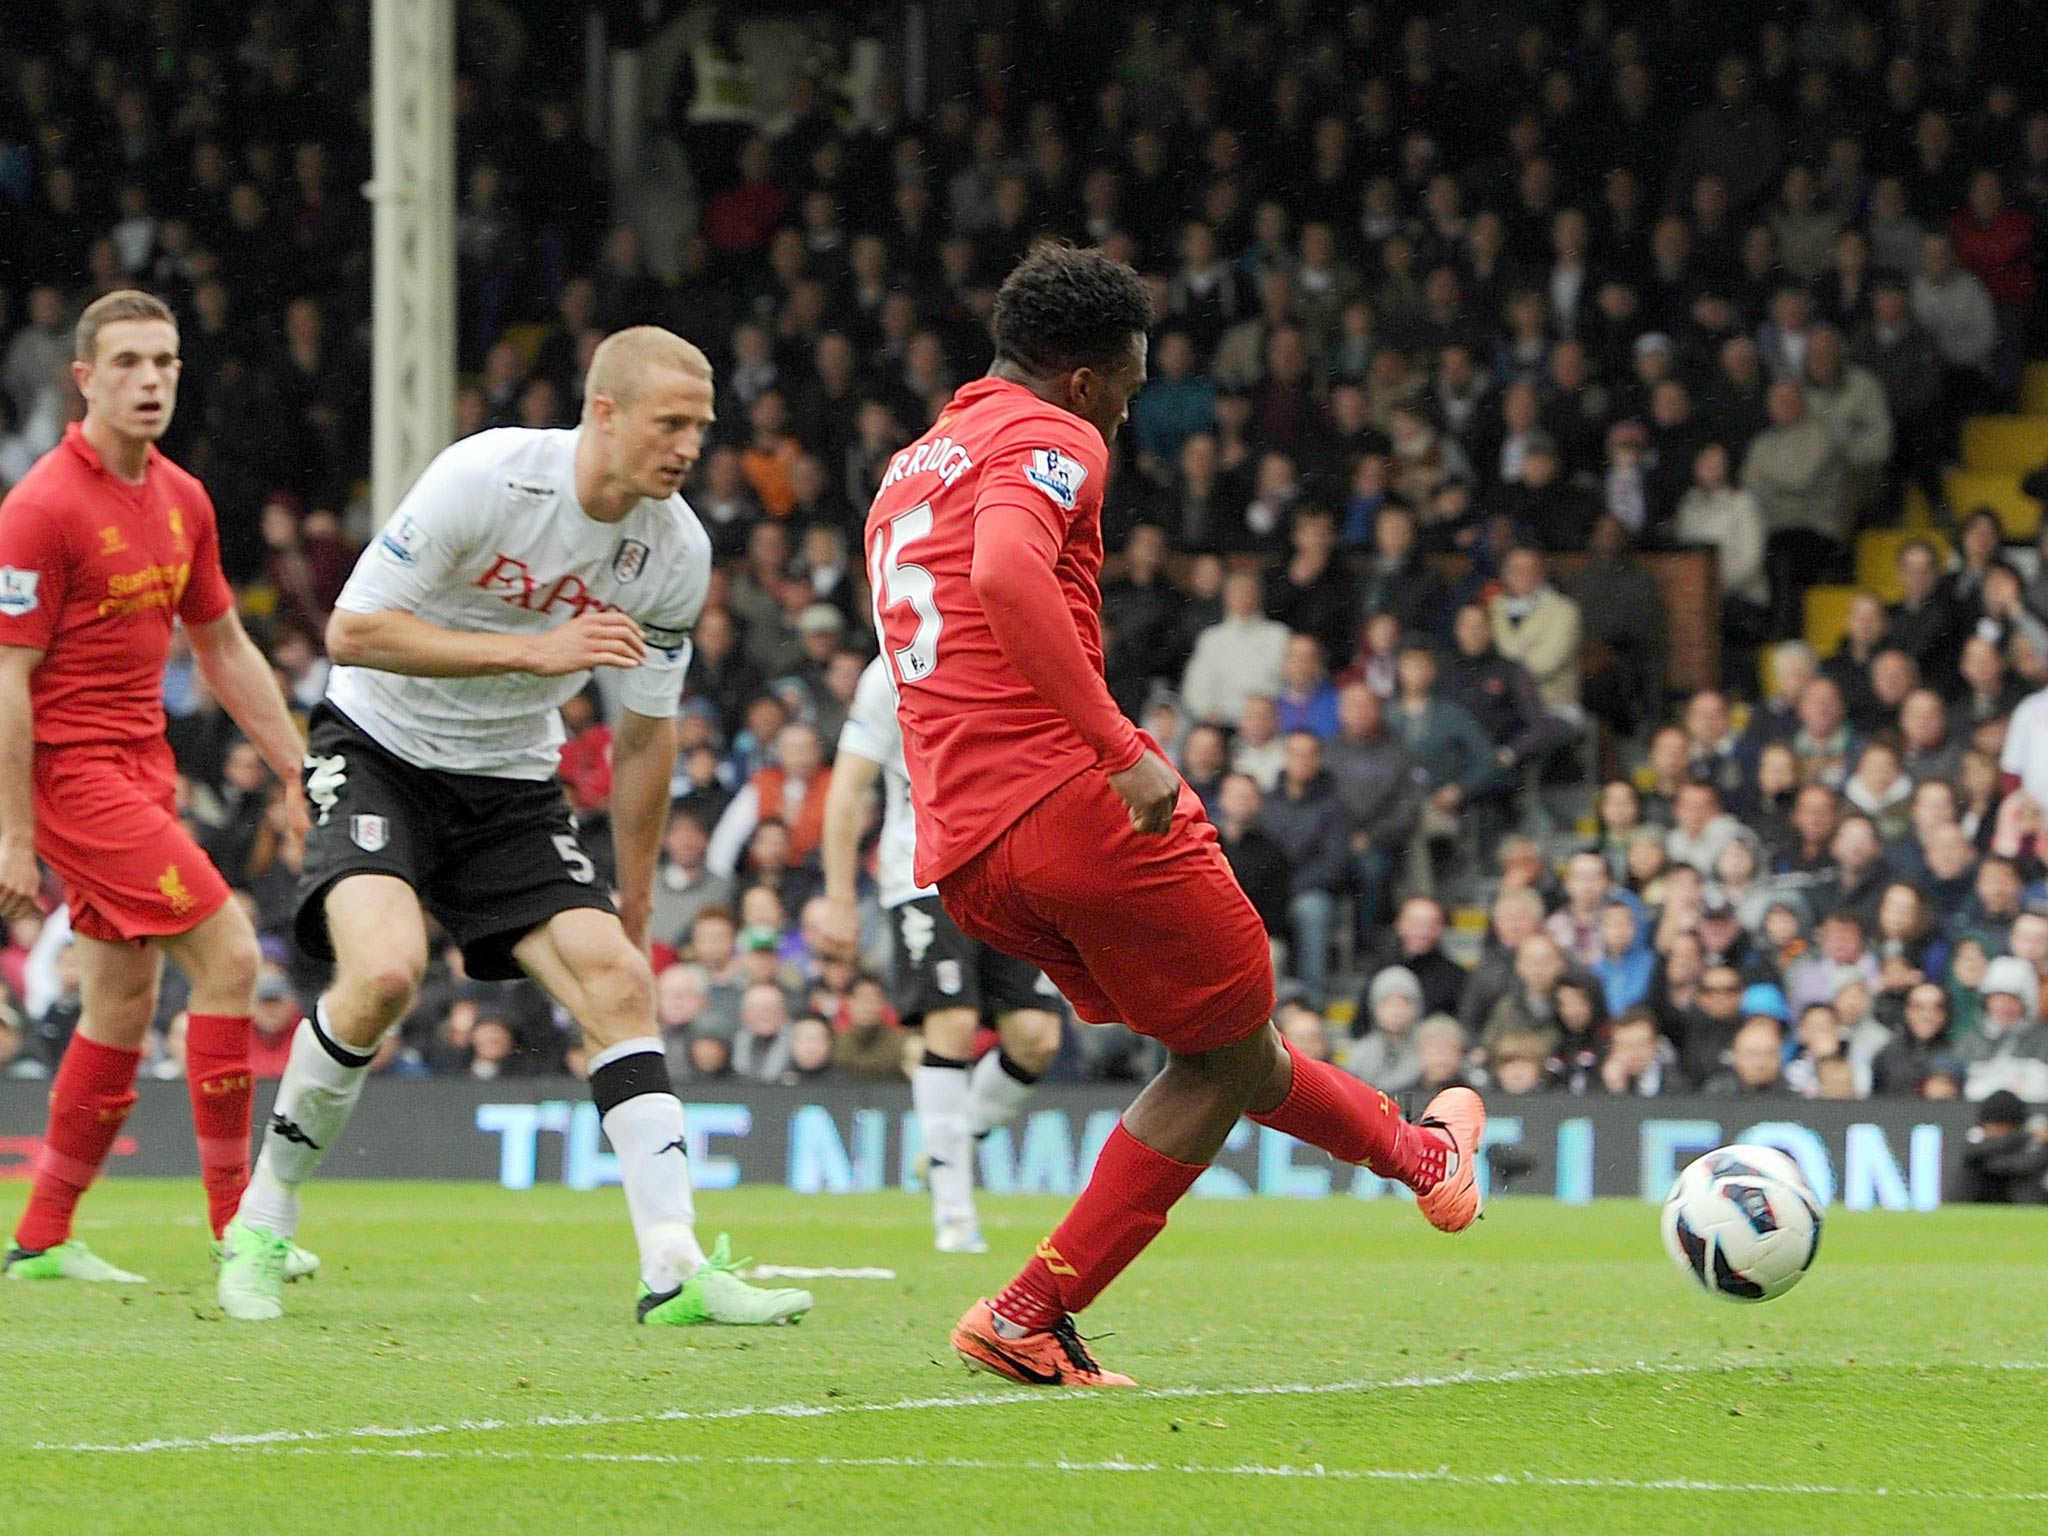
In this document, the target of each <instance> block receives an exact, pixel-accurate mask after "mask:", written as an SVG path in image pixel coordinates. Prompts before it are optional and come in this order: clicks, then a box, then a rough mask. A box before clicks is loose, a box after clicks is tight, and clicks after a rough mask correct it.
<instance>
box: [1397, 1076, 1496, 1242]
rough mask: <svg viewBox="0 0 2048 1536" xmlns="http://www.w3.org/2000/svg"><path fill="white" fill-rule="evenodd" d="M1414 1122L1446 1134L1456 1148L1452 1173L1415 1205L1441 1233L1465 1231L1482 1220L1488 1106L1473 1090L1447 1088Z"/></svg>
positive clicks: (1416, 1201)
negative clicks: (1481, 1181) (1482, 1145)
mask: <svg viewBox="0 0 2048 1536" xmlns="http://www.w3.org/2000/svg"><path fill="white" fill-rule="evenodd" d="M1415 1123H1416V1124H1417V1125H1424V1126H1429V1127H1431V1128H1433V1129H1435V1130H1439V1131H1442V1132H1444V1133H1445V1134H1446V1135H1448V1136H1449V1137H1450V1138H1451V1145H1452V1147H1453V1148H1454V1149H1455V1150H1454V1152H1453V1154H1452V1157H1453V1162H1452V1166H1451V1168H1450V1169H1449V1171H1448V1172H1446V1173H1445V1174H1444V1176H1443V1177H1442V1178H1441V1179H1439V1180H1437V1182H1436V1185H1435V1187H1434V1188H1432V1189H1431V1190H1429V1192H1428V1193H1426V1194H1419V1195H1417V1196H1416V1197H1415V1204H1416V1205H1417V1206H1418V1207H1419V1208H1420V1209H1421V1211H1422V1214H1423V1215H1424V1216H1426V1217H1428V1218H1429V1223H1430V1225H1431V1226H1433V1227H1435V1228H1437V1229H1438V1230H1439V1231H1443V1232H1462V1231H1464V1230H1465V1229H1466V1228H1467V1227H1469V1226H1471V1225H1472V1223H1473V1222H1475V1221H1477V1220H1478V1219H1479V1210H1480V1198H1479V1137H1480V1133H1481V1132H1483V1131H1484V1130H1485V1129H1486V1105H1485V1103H1484V1102H1483V1101H1482V1100H1481V1099H1480V1097H1479V1095H1478V1094H1476V1093H1474V1092H1473V1091H1472V1090H1471V1089H1470V1088H1446V1089H1445V1090H1444V1091H1443V1092H1442V1093H1440V1094H1438V1095H1437V1096H1436V1097H1435V1098H1433V1099H1431V1100H1430V1101H1429V1104H1428V1106H1427V1107H1426V1108H1425V1109H1424V1110H1423V1111H1422V1118H1421V1119H1420V1120H1418V1121H1416V1122H1415Z"/></svg>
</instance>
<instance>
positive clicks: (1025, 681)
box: [867, 245, 1486, 1386]
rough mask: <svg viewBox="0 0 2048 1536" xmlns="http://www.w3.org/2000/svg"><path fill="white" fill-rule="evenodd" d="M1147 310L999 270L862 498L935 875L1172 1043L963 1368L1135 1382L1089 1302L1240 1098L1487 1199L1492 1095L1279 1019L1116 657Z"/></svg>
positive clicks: (965, 1338) (1017, 942) (1071, 271)
mask: <svg viewBox="0 0 2048 1536" xmlns="http://www.w3.org/2000/svg"><path fill="white" fill-rule="evenodd" d="M1149 321H1150V303H1149V300H1148V296H1147V293H1146V290H1145V287H1144V284H1143V283H1142V282H1141V281H1140V279H1139V278H1138V276H1137V274H1136V273H1135V272H1133V271H1132V270H1131V269H1130V268H1129V267H1127V266H1124V265H1122V264H1121V263H1118V262H1115V261H1112V260H1110V259H1109V258H1108V257H1106V256H1103V255H1101V254H1100V253H1097V252H1093V251H1080V250H1075V249H1073V248H1071V247H1067V246H1059V245H1043V246H1040V247H1039V248H1038V249H1037V250H1035V251H1033V252H1032V253H1031V254H1030V255H1029V256H1027V257H1026V258H1025V259H1024V260H1023V262H1021V263H1020V264H1019V265H1018V267H1017V268H1016V270H1015V271H1013V272H1012V273H1011V274H1010V276H1009V278H1008V279H1007V280H1006V281H1005V282H1004V283H1003V286H1002V288H1001V290H1000V291H999V292H998V294H997V295H996V308H995V344H996V361H995V365H994V366H993V367H992V368H991V369H990V371H989V373H988V376H987V377H985V378H982V379H978V380H976V381H975V382H974V383H972V384H969V385H967V386H966V387H965V388H964V389H962V390H961V391H960V392H959V393H958V394H956V395H955V396H954V397H953V399H952V401H951V402H950V403H949V404H948V405H947V406H946V408H945V410H944V411H943V412H942V413H941V414H940V416H939V419H938V420H937V421H936V422H935V423H934V424H933V426H932V428H931V430H930V431H929V432H927V433H926V434H925V435H924V437H922V438H920V439H919V440H918V441H917V442H916V443H913V444H912V445H911V446H910V447H908V448H906V449H904V450H903V451H902V452H901V453H899V454H897V455H896V456H895V458H894V459H893V460H892V461H891V462H890V464H889V468H888V470H887V472H886V473H885V474H884V475H883V478H882V484H881V488H880V490H879V492H878V493H877V495H876V497H875V502H874V506H873V508H872V510H871V511H870V512H869V514H868V520H867V551H868V571H869V576H870V578H871V580H872V584H873V588H874V593H875V613H876V627H877V629H878V631H879V633H880V636H881V642H882V651H883V654H884V655H885V656H886V657H888V658H889V664H890V666H891V668H892V670H893V675H894V677H895V680H896V685H897V691H898V715H899V717H900V719H901V721H902V724H903V735H904V744H905V747H906V749H907V750H906V752H905V758H906V760H907V762H908V765H909V768H910V781H911V791H912V802H913V804H914V806H915V808H916V812H917V826H918V846H917V868H916V878H917V880H918V882H919V883H920V884H930V883H936V884H937V886H938V889H939V896H940V899H941V900H942V901H943V902H944V903H945V907H946V911H947V913H948V914H949V915H950V916H951V917H952V918H953V920H954V921H955V922H956V923H958V924H959V926H960V927H961V929H962V930H963V931H964V932H966V933H967V934H969V935H970V936H972V937H975V938H979V939H983V940H985V941H987V942H988V943H990V944H992V945H994V946H995V947H996V948H997V949H1000V950H1003V951H1005V952H1006V953H1009V954H1012V955H1016V956H1018V957H1019V958H1021V959H1024V960H1028V961H1030V962H1031V963H1032V964H1034V965H1036V966H1038V967H1039V969H1041V970H1042V971H1044V972H1045V973H1046V975H1047V976H1048V977H1050V978H1051V979H1052V981H1053V982H1054V983H1055V984H1056V985H1057V986H1058V987H1059V989H1060V991H1061V992H1063V993H1065V994H1066V996H1067V999H1068V1001H1069V1002H1071V1003H1072V1004H1073V1005H1074V1009H1075V1011H1076V1012H1077V1013H1079V1014H1080V1016H1081V1017H1082V1018H1083V1019H1085V1020H1088V1021H1089V1022H1091V1023H1105V1022H1109V1021H1111V1020H1121V1021H1122V1022H1124V1023H1126V1024H1128V1025H1129V1026H1130V1027H1131V1028H1132V1029H1134V1030H1137V1031H1138V1032H1139V1033H1141V1034H1145V1035H1150V1036H1151V1037H1153V1038H1154V1039H1156V1040H1158V1041H1159V1042H1160V1043H1161V1044H1163V1045H1164V1046H1165V1047H1166V1049H1167V1051H1168V1052H1169V1058H1168V1063H1167V1066H1166V1068H1165V1070H1164V1071H1162V1072H1161V1073H1160V1074H1159V1076H1158V1077H1156V1078H1154V1079H1153V1080H1152V1082H1151V1083H1150V1084H1149V1085H1148V1086H1147V1087H1146V1088H1145V1090H1144V1091H1143V1092H1142V1093H1140V1094H1139V1095H1138V1097H1137V1099H1136V1100H1135V1101H1134V1102H1133V1103H1132V1104H1131V1106H1130V1108H1129V1109H1127V1110H1126V1111H1125V1112H1124V1115H1123V1119H1122V1122H1121V1123H1120V1124H1119V1125H1118V1127H1117V1128H1116V1130H1115V1131H1113V1132H1112V1133H1111V1134H1110V1137H1109V1140H1108V1141H1107V1143H1105V1144H1104V1146H1103V1149H1102V1154H1101V1156H1100V1158H1099V1159H1098V1160H1097V1162H1096V1164H1095V1171H1094V1173H1093V1175H1092V1176H1091V1177H1090V1179H1089V1182H1088V1187H1087V1188H1086V1189H1084V1190H1083V1191H1082V1192H1081V1196H1080V1198H1079V1200H1077V1201H1076V1202H1075V1204H1074V1208H1073V1209H1072V1210H1071V1211H1070V1212H1068V1214H1067V1216H1066V1219H1065V1220H1063V1221H1062V1222H1061V1223H1060V1225H1059V1226H1058V1227H1057V1228H1056V1229H1055V1230H1054V1231H1053V1233H1052V1234H1051V1236H1049V1237H1048V1238H1046V1240H1045V1241H1044V1242H1042V1243H1040V1244H1039V1245H1038V1250H1037V1252H1036V1253H1035V1254H1034V1255H1033V1256H1032V1258H1031V1260H1030V1261H1029V1262H1028V1263H1027V1264H1026V1265H1025V1266H1024V1268H1023V1270H1022V1272H1020V1273H1019V1274H1018V1276H1017V1277H1016V1279H1014V1280H1012V1281H1011V1282H1010V1284H1009V1286H1008V1287H1007V1288H1006V1289H1004V1290H1003V1291H1002V1292H1001V1294H999V1295H998V1296H997V1297H996V1298H995V1299H994V1301H992V1302H991V1301H981V1302H977V1303H976V1304H975V1305H974V1306H973V1307H971V1308H970V1309H969V1310H968V1312H967V1314H966V1316H964V1317H963V1318H961V1320H960V1323H959V1325H958V1326H957V1327H956V1328H955V1329H954V1330H953V1347H954V1348H955V1349H956V1350H957V1351H959V1353H960V1354H961V1356H962V1357H963V1358H964V1359H965V1360H966V1361H967V1363H968V1364H969V1365H971V1366H974V1367H976V1368H978V1369H982V1370H988V1371H993V1372H995V1373H997V1374H999V1375H1003V1376H1007V1377H1009V1378H1010V1379H1011V1380H1014V1381H1021V1382H1028V1383H1040V1384H1046V1385H1054V1384H1064V1385H1070V1386H1128V1385H1130V1384H1131V1382H1130V1378H1129V1377H1127V1376H1121V1375H1118V1374H1116V1373H1114V1372H1111V1371H1106V1370H1104V1369H1102V1367H1101V1366H1099V1365H1098V1364H1097V1363H1096V1362H1095V1360H1094V1359H1093V1358H1092V1356H1091V1355H1090V1354H1089V1352H1088V1350H1087V1348H1086V1347H1085V1346H1084V1345H1083V1344H1082V1342H1081V1340H1080V1337H1079V1336H1078V1335H1077V1334H1076V1332H1075V1330H1074V1324H1073V1316H1072V1315H1073V1314H1074V1313H1076V1312H1079V1311H1080V1310H1081V1309H1082V1308H1084V1307H1086V1306H1087V1305H1088V1304H1089V1302H1091V1301H1093V1300H1094V1299H1095V1297H1096V1296H1097V1295H1099V1294H1100V1293H1101V1291H1102V1289H1103V1288H1104V1287H1105V1286H1107V1285H1108V1284H1109V1283H1110V1281H1112V1280H1113V1279H1115V1278H1116V1276H1117V1275H1118V1273H1119V1272H1121V1271H1122V1270H1123V1268H1124V1267H1125V1266H1126V1265H1128V1264H1129V1263H1130V1262H1131V1261H1132V1260H1133V1259H1135V1258H1136V1257H1137V1256H1138V1254H1139V1253H1140V1252H1141V1251H1143V1249H1144V1247H1145V1245H1146V1244H1147V1243H1149V1242H1150V1241H1151V1240H1152V1239H1153V1238H1154V1237H1155V1236H1156V1235H1157V1234H1158V1233H1159V1232H1160V1230H1161V1229H1162V1228H1164V1227H1165V1225H1166V1217H1167V1212H1168V1211H1169V1210H1170V1209H1171V1208H1172V1207H1173V1205H1174V1203H1175V1202H1176V1201H1178V1200H1179V1199H1180V1197H1181V1196H1182V1195H1184V1194H1185V1193H1187V1190H1188V1188H1189V1186H1190V1185H1192V1184H1193V1183H1194V1182H1195V1179H1196V1178H1197V1177H1198V1176H1199V1175H1200V1174H1201V1172H1202V1170H1203V1168H1204V1167H1206V1166H1207V1165H1208V1163H1209V1161H1210V1160H1211V1159H1212V1158H1213V1157H1214V1156H1215V1155H1216V1153H1217V1151H1218V1149H1220V1148H1221V1147H1222V1145H1223V1141H1224V1138H1225V1137H1226V1136H1227V1135H1228V1134H1229V1133H1230V1128H1231V1127H1232V1126H1233V1125H1234V1124H1235V1123H1236V1122H1237V1119H1238V1117H1239V1116H1240V1115H1244V1114H1249V1115H1250V1116H1251V1118H1252V1119H1253V1120H1255V1121H1257V1122H1258V1123H1259V1124H1261V1125H1266V1126H1271V1127H1273V1128H1274V1129H1276V1130H1280V1131H1284V1132H1286V1133H1287V1134H1288V1135H1291V1136H1296V1137H1299V1138H1300V1139H1301V1140H1303V1141H1306V1142H1309V1143H1310V1144H1311V1145H1314V1146H1318V1147H1321V1148H1323V1149H1324V1150H1326V1151H1328V1152H1329V1153H1331V1154H1332V1155H1333V1156H1335V1157H1338V1158H1340V1159H1342V1160H1343V1161H1345V1162H1350V1163H1357V1164H1363V1165H1365V1166H1366V1167H1368V1168H1370V1169H1371V1170H1372V1171H1374V1172H1376V1173H1379V1174H1382V1175H1384V1176H1386V1177H1388V1178H1393V1179H1398V1180H1400V1181H1401V1182H1402V1183H1404V1184H1406V1185H1408V1186H1409V1187H1410V1188H1411V1189H1413V1190H1414V1191H1415V1193H1416V1197H1417V1204H1418V1205H1419V1206H1420V1207H1421V1209H1422V1212H1423V1214H1424V1215H1425V1216H1427V1217H1428V1218H1429V1220H1430V1221H1431V1222H1433V1223H1434V1224H1435V1225H1437V1226H1438V1227H1441V1228H1443V1229H1444V1230H1446V1231H1452V1232H1456V1231H1460V1230H1462V1229H1463V1228H1465V1227H1467V1226H1469V1225H1470V1224H1471V1223H1472V1221H1473V1219H1474V1218H1475V1217H1476V1216H1477V1215H1478V1214H1479V1189H1478V1185H1477V1183H1476V1177H1475V1176H1476V1169H1477V1164H1476V1161H1475V1155H1476V1153H1477V1151H1478V1146H1479V1136H1480V1132H1481V1131H1482V1130H1483V1129H1484V1126H1485V1119H1486V1115H1485V1110H1484V1108H1483V1106H1482V1105H1481V1103H1480V1100H1479V1096H1478V1095H1477V1094H1476V1093H1474V1092H1472V1090H1470V1089H1469V1088H1453V1089H1449V1090H1447V1091H1446V1092H1444V1093H1441V1094H1439V1095H1437V1097H1436V1098H1435V1099H1433V1100H1432V1101H1431V1102H1430V1104H1429V1106H1428V1108H1427V1109H1426V1111H1425V1112H1424V1116H1423V1118H1422V1119H1421V1120H1419V1121H1413V1122H1411V1121H1408V1120H1405V1119H1403V1118H1402V1116H1401V1114H1400V1112H1399V1111H1398V1110H1397V1109H1396V1108H1395V1107H1394V1105H1393V1104H1392V1103H1391V1102H1390V1101H1389V1100H1388V1098H1387V1096H1386V1095H1385V1094H1383V1093H1380V1092H1378V1091H1377V1090H1376V1089H1373V1088H1371V1087H1369V1086H1367V1085H1365V1084H1362V1083H1360V1082H1358V1081H1357V1080H1356V1079H1354V1078H1352V1077H1350V1076H1348V1075H1347V1074H1345V1073H1343V1072H1341V1071H1339V1070H1337V1069H1336V1068H1335V1067H1332V1066H1329V1065H1328V1064H1326V1063H1323V1062H1317V1061H1312V1060H1310V1059H1308V1058H1307V1057H1304V1056H1301V1055H1299V1054H1297V1053H1296V1052H1295V1051H1294V1050H1293V1048H1292V1047H1291V1046H1289V1045H1287V1044H1286V1043H1285V1042H1284V1041H1282V1039H1281V1037H1280V1035H1279V1032H1278V1031H1277V1030H1275V1029H1274V1028H1273V1025H1272V1021H1271V1016H1272V1011H1273V966H1272V960H1271V956H1270V951H1269V950H1268V948H1267V943H1266V933H1265V928H1264V925H1263V924H1262V923H1261V922H1260V920H1259V917H1258V914H1257V913H1256V912H1255V911H1254V910H1253V908H1252V904H1251V902H1250V901H1249V900H1248V899H1247V898H1246V897H1245V895H1244V892H1243V891H1242V890H1241V889H1240V888H1239V886H1238V884H1237V881H1236V879H1235V878H1234V877H1233V876H1232V874H1231V872H1230V866H1229V865H1228V864H1227V863H1226V862H1225V860H1224V858H1223V855H1222V853H1221V851H1220V849H1219V847H1218V843H1217V836H1216V830H1215V828H1214V827H1212V826H1211V825H1210V824H1209V822H1208V821H1207V819H1206V818H1205V817H1204V815H1203V813H1202V807H1201V802H1200V801H1199V800H1198V799H1197V798H1196V797H1195V795H1194V793H1193V792H1192V791H1191V790H1189V789H1188V787H1187V786H1186V785H1185V784H1183V783H1182V782H1181V779H1180V776H1179V775H1178V774H1176V773H1175V772H1174V770H1173V769H1172V768H1171V767H1170V766H1168V764H1167V762H1166V760H1165V759H1164V758H1163V757H1162V756H1161V755H1160V752H1159V749H1158V745H1157V743H1155V742H1153V741H1152V740H1151V739H1150V738H1149V737H1147V736H1145V735H1144V734H1142V733H1141V732H1139V731H1138V730H1136V729H1135V728H1134V727H1133V726H1132V725H1131V724H1130V722H1129V721H1127V720H1125V719H1124V717H1123V716H1122V715H1121V714H1119V713H1118V711H1117V708H1116V705H1115V704H1114V703H1113V702H1112V701H1111V699H1110V695H1109V689H1108V686H1107V685H1106V684H1105V683H1104V681H1103V672H1102V630H1101V619H1100V613H1099V609H1100V601H1101V599H1100V593H1099V591H1098V586H1097V583H1098V577H1099V574H1100V571H1101V568H1102V526H1101V513H1102V490H1103V481H1104V479H1105V477H1106V475H1107V472H1108V467H1109V453H1108V449H1109V444H1110V442H1111V440H1112V439H1114V437H1115V436H1116V432H1117V428H1118V427H1120V426H1121V425H1122V424H1123V421H1124V418H1125V416H1126V414H1127V410H1128V407H1129V404H1130V400H1131V397H1132V395H1134V394H1135V393H1136V392H1137V390H1138V388H1139V386H1140V385H1141V384H1143V382H1144V379H1145V348H1146V340H1145V331H1146V326H1147V325H1148V323H1149Z"/></svg>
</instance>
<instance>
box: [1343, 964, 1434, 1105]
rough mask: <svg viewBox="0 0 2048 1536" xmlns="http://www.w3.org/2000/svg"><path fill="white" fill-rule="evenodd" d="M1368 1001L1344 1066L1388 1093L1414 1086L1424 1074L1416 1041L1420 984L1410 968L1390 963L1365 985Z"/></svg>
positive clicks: (1359, 1077) (1347, 1049)
mask: <svg viewBox="0 0 2048 1536" xmlns="http://www.w3.org/2000/svg"><path fill="white" fill-rule="evenodd" d="M1364 1003H1365V1007H1364V1010H1363V1011H1362V1012H1361V1013H1360V1014H1359V1015H1358V1017H1357V1019H1356V1021H1355V1022H1354V1023H1353V1025H1352V1032H1353V1036H1354V1038H1353V1039H1352V1041H1351V1044H1350V1045H1349V1046H1348V1047H1347V1048H1346V1050H1345V1052H1344V1059H1343V1066H1344V1070H1345V1071H1347V1072H1349V1073H1350V1074H1351V1075H1352V1076H1353V1077H1355V1078H1357V1079H1358V1080H1359V1081H1360V1082H1365V1083H1371V1084H1373V1085H1374V1086H1375V1087H1378V1088H1381V1089H1383V1090H1384V1091H1386V1092H1389V1093H1402V1092H1405V1091H1406V1090H1408V1089H1410V1088H1413V1087H1414V1086H1415V1085H1416V1084H1417V1083H1418V1082H1419V1081H1420V1080H1421V1077H1422V1060H1421V1057H1420V1056H1419V1055H1418V1054H1417V1049H1416V1041H1415V1032H1416V1024H1417V1021H1419V1020H1420V1019H1421V1018H1422V1017H1423V1008H1422V985H1421V983H1420V982H1418V981H1417V980H1416V979H1415V973H1414V972H1413V971H1410V970H1409V969H1408V968H1407V967H1406V966H1400V965H1390V966H1387V967H1386V968H1385V969H1384V970H1382V971H1380V972H1379V973H1378V974H1376V975H1375V976H1374V977H1373V978H1372V980H1371V981H1370V982H1368V983H1367V984H1366V989H1365V998H1364Z"/></svg>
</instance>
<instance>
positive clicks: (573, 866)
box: [555, 832, 597, 885]
mask: <svg viewBox="0 0 2048 1536" xmlns="http://www.w3.org/2000/svg"><path fill="white" fill-rule="evenodd" d="M555 852H557V853H559V854H560V855H561V856H562V862H563V863H564V864H566V865H568V866H569V878H570V879H571V880H574V881H575V882H576V883H577V884H578V885H588V884H590V882H591V881H593V880H595V879H596V878H597V866H596V865H595V864H593V863H591V862H590V855H589V854H587V853H585V852H584V851H583V850H582V849H581V848H580V847H578V846H577V844H576V834H575V833H573V832H557V833H556V834H555Z"/></svg>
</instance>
